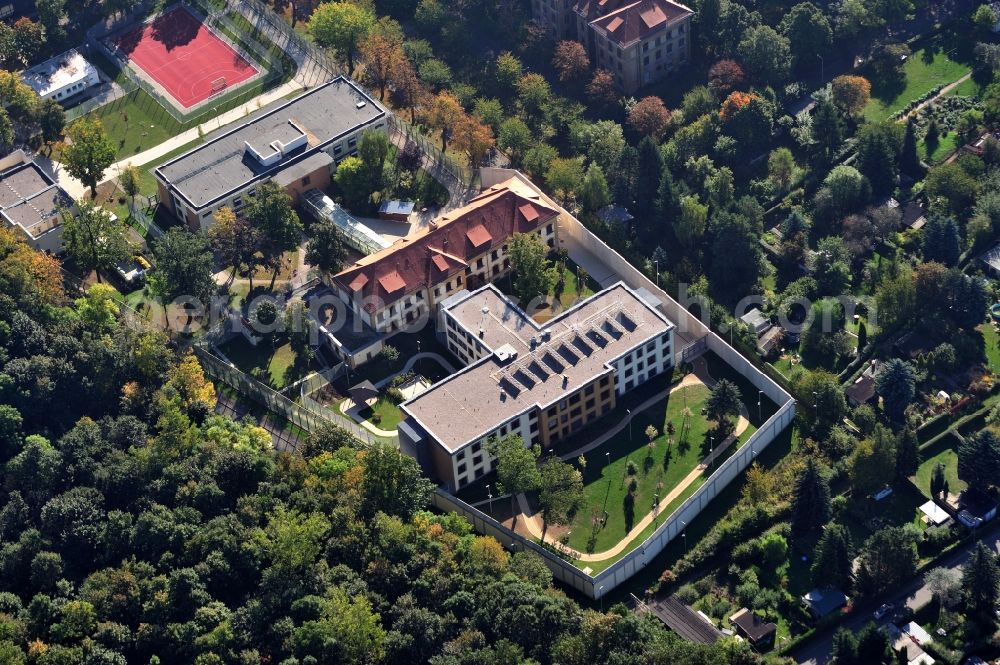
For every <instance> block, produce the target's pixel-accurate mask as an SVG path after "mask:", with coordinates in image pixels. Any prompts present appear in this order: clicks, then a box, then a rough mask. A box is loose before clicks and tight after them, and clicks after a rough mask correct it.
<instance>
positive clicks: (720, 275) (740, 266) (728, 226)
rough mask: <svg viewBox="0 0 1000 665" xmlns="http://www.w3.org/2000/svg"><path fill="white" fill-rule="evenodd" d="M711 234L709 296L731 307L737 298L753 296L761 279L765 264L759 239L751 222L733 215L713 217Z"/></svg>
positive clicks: (722, 214) (741, 216)
mask: <svg viewBox="0 0 1000 665" xmlns="http://www.w3.org/2000/svg"><path fill="white" fill-rule="evenodd" d="M711 230H712V233H711V235H712V236H713V240H712V254H711V257H712V258H711V264H710V266H709V284H710V286H711V292H712V296H713V297H714V298H715V299H716V300H718V301H719V302H722V303H726V304H734V303H735V301H736V299H737V297H738V295H739V294H743V293H747V292H752V291H753V290H754V289H755V288H756V286H757V284H758V283H759V282H760V280H761V278H762V277H763V276H764V269H765V266H766V262H765V260H764V256H763V252H762V250H761V247H760V235H759V234H758V232H757V230H756V229H755V228H754V227H753V224H752V222H751V221H750V220H748V219H747V218H746V217H744V216H743V215H740V214H738V213H735V212H734V213H729V212H726V213H720V214H716V216H715V218H714V219H713V220H712V224H711Z"/></svg>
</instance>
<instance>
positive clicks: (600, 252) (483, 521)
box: [435, 168, 795, 599]
mask: <svg viewBox="0 0 1000 665" xmlns="http://www.w3.org/2000/svg"><path fill="white" fill-rule="evenodd" d="M512 177H516V178H519V179H520V180H522V181H523V182H525V183H526V184H528V185H529V186H531V187H532V188H534V189H535V190H536V191H538V194H539V196H540V197H541V198H542V199H543V200H544V201H545V202H546V203H547V204H548V205H551V206H553V207H556V208H558V209H559V210H561V211H562V214H561V215H560V218H559V234H558V235H559V243H560V246H562V247H563V248H565V249H566V250H567V251H568V252H569V255H570V258H572V259H574V261H576V262H577V263H581V260H583V261H587V260H590V261H591V262H592V261H593V259H595V258H596V259H598V260H599V261H600V262H601V263H603V264H604V266H605V267H607V269H608V271H609V275H608V276H607V277H606V280H607V281H617V280H619V279H620V280H621V281H623V282H625V283H626V284H628V285H629V286H630V287H632V288H633V289H639V288H644V289H646V290H647V291H649V292H650V293H652V294H654V295H655V296H656V297H657V298H658V299H659V300H660V310H661V311H662V312H663V313H664V314H665V315H666V316H667V318H669V319H670V320H671V321H673V322H674V323H675V324H676V325H677V327H678V336H679V337H680V338H681V339H680V340H677V341H676V342H675V352H679V351H681V349H683V347H684V346H685V345H686V344H687V343H691V342H693V341H695V340H698V339H701V338H705V340H706V342H707V346H708V348H709V349H710V350H711V351H713V352H714V353H715V354H716V355H718V356H719V357H720V358H721V359H722V360H723V361H724V362H726V363H728V364H729V365H730V366H732V367H733V368H734V369H735V370H736V371H738V372H739V373H740V374H742V375H743V376H744V377H746V378H747V379H748V380H749V381H750V382H751V383H752V384H753V385H754V386H756V388H757V389H758V390H760V391H762V392H763V393H764V394H765V395H767V397H768V398H769V399H771V401H773V402H774V403H776V404H777V405H778V406H779V408H778V411H777V412H776V413H775V414H774V415H773V416H771V417H770V418H769V419H768V420H767V422H765V423H764V424H763V425H761V427H760V429H758V430H757V431H756V432H754V434H753V435H752V436H751V437H750V439H749V440H748V441H747V443H745V444H744V445H743V446H742V447H741V448H740V449H739V450H738V451H736V453H734V454H733V455H731V456H730V457H729V458H728V459H726V460H725V461H724V462H722V463H721V464H720V465H719V467H718V468H717V469H716V470H715V471H714V472H713V473H712V475H711V476H709V477H708V479H707V480H706V481H705V483H704V484H703V485H702V486H701V487H699V488H698V490H697V491H696V492H695V493H694V494H692V495H691V496H690V497H689V498H688V499H687V500H686V501H685V502H684V503H683V504H681V506H680V507H679V508H677V510H675V511H674V512H673V514H671V515H668V516H666V518H665V520H664V522H663V524H662V525H660V526H659V527H658V528H657V529H656V531H654V532H653V534H652V535H651V536H650V537H649V538H647V539H646V540H645V541H644V542H643V543H642V544H641V545H639V546H638V547H636V548H635V549H633V550H632V551H631V552H629V553H628V554H626V555H625V556H624V557H623V558H621V559H619V560H618V561H617V562H615V564H614V565H613V566H611V567H610V568H608V569H606V570H604V571H602V572H601V573H598V574H597V575H596V576H593V577H592V576H590V575H586V574H584V573H583V572H582V571H580V570H579V569H578V568H576V566H574V565H573V564H572V563H570V562H568V561H564V560H563V559H561V558H559V557H558V556H556V555H555V554H553V553H552V552H550V551H548V550H546V549H543V548H542V547H540V546H539V545H537V544H536V543H534V542H533V541H529V540H527V539H525V538H522V537H521V536H519V535H517V534H514V533H512V532H511V531H510V530H509V529H507V528H506V527H504V526H502V525H500V524H499V523H497V522H496V521H494V520H490V518H489V517H487V516H485V515H483V514H482V513H480V512H479V511H478V510H476V509H475V508H472V507H471V506H468V505H466V504H465V503H464V502H462V501H460V500H459V499H456V498H454V497H451V496H449V495H444V497H435V505H438V507H442V506H441V505H439V504H438V501H441V502H442V504H443V503H447V504H448V505H450V506H456V508H455V509H454V510H455V512H460V513H462V514H463V515H465V516H466V517H468V518H469V519H470V521H472V523H473V524H474V525H475V527H476V529H477V530H478V531H479V532H480V533H488V534H489V535H492V536H494V537H496V538H497V539H498V540H500V542H502V543H504V544H505V545H508V546H510V545H514V546H515V547H517V549H532V550H533V551H536V552H539V553H540V554H541V555H542V556H543V558H544V559H545V562H546V564H547V565H548V566H549V568H550V569H551V570H552V572H553V575H554V576H555V578H556V579H558V580H560V581H562V582H563V583H565V584H567V585H569V586H571V587H573V588H574V589H577V590H579V591H581V592H582V593H584V594H586V595H587V596H589V597H591V598H595V599H597V598H600V597H602V596H604V595H605V594H607V593H609V592H610V591H611V590H612V589H614V588H615V587H617V586H618V585H620V584H622V583H623V582H625V581H626V580H628V579H629V578H630V577H632V576H633V575H635V574H636V573H637V572H639V571H640V570H642V569H643V568H644V567H645V566H646V564H647V563H648V562H649V561H651V560H652V559H653V558H655V557H656V556H657V555H658V554H659V553H660V552H662V551H663V549H664V548H665V547H666V546H667V544H668V543H670V541H672V540H673V539H674V538H676V537H677V536H679V535H680V534H681V533H682V532H683V531H684V529H685V528H686V525H688V524H690V523H691V522H692V521H693V520H694V519H695V518H696V517H697V516H698V515H699V513H701V511H702V510H704V508H705V506H707V505H708V503H709V502H710V501H711V500H712V499H714V498H715V497H716V496H717V495H718V494H719V492H721V491H722V490H723V489H725V488H726V486H728V485H729V483H731V482H732V481H733V480H734V479H736V478H737V477H738V476H739V475H740V474H741V473H743V472H744V471H745V470H746V469H747V468H748V467H749V466H750V465H751V464H752V463H753V460H754V459H755V458H756V457H757V456H758V455H760V454H761V452H762V451H763V450H764V449H765V448H767V446H768V445H769V444H770V443H771V442H772V441H773V440H774V439H775V438H776V437H777V436H778V434H780V433H781V432H782V430H784V429H785V428H786V427H788V426H789V425H791V423H792V420H794V418H795V401H794V400H793V399H792V397H791V395H789V394H788V393H787V392H785V390H784V389H783V388H782V387H781V386H779V385H778V384H777V383H775V382H774V381H773V380H771V378H770V377H768V376H767V375H766V374H764V373H763V372H761V371H760V370H759V369H757V368H756V367H755V366H754V365H753V363H751V362H750V361H749V360H747V359H746V358H744V357H743V356H742V355H741V354H740V353H739V352H738V351H736V349H734V348H732V347H731V346H729V345H728V344H727V343H726V342H725V341H724V340H723V339H722V338H720V337H719V336H718V335H716V334H715V333H714V332H712V331H711V330H710V329H709V328H708V326H706V325H705V324H704V323H702V321H701V320H700V319H698V318H697V317H695V316H694V315H693V314H691V313H690V312H689V311H687V310H686V309H685V308H684V307H682V306H681V305H680V303H678V302H677V301H676V300H674V299H673V298H672V297H670V296H669V295H668V294H667V293H666V292H665V291H663V290H662V289H660V288H659V287H658V286H657V285H656V284H654V283H653V282H652V281H651V280H650V279H649V278H648V277H646V276H645V275H644V274H642V273H641V272H640V271H639V270H637V269H636V268H635V266H633V265H632V264H631V263H629V262H628V261H627V260H625V258H624V257H623V256H621V255H620V254H619V253H618V252H616V251H614V250H613V249H611V248H610V247H608V246H607V245H606V244H605V243H604V242H603V241H602V240H601V239H600V238H598V237H597V236H595V235H594V234H593V233H591V232H590V230H589V229H587V228H586V227H585V226H584V225H583V224H582V223H581V222H580V221H579V220H578V219H576V218H575V217H573V215H571V214H569V213H568V212H566V211H565V210H564V209H563V208H562V207H561V206H559V204H558V203H557V202H555V201H553V200H552V199H551V198H549V197H548V196H546V195H545V194H544V193H543V192H541V191H540V190H538V189H537V188H536V187H535V186H534V185H533V184H532V183H531V181H530V180H529V179H528V178H526V177H525V176H524V175H522V174H521V173H519V172H517V171H514V170H511V169H494V168H484V169H480V180H481V182H482V185H483V187H484V188H486V187H492V186H493V185H495V184H498V183H501V182H504V181H506V180H508V179H510V178H512ZM592 276H593V277H594V278H595V279H598V280H600V279H601V278H602V276H599V275H592ZM602 285H603V286H606V284H602ZM447 509H452V508H447ZM489 522H492V524H489ZM484 529H488V530H484Z"/></svg>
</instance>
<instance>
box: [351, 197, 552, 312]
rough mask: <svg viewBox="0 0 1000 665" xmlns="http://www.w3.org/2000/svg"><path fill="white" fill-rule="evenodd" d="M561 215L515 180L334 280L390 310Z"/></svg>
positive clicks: (368, 258)
mask: <svg viewBox="0 0 1000 665" xmlns="http://www.w3.org/2000/svg"><path fill="white" fill-rule="evenodd" d="M558 215H559V211H558V210H556V209H555V208H552V207H551V206H549V205H548V204H546V203H545V202H544V200H543V199H542V198H541V197H540V196H539V194H538V193H537V192H536V191H534V190H532V189H531V188H529V187H527V186H526V185H524V183H522V182H521V181H520V180H518V179H517V178H512V179H511V180H508V181H507V182H504V183H500V184H498V185H496V186H494V187H491V188H489V189H487V190H485V191H483V192H482V193H481V194H479V196H477V197H476V198H474V199H472V200H471V201H470V202H469V203H468V204H466V205H465V206H463V207H461V208H458V209H456V210H453V211H451V212H450V213H448V214H446V215H444V216H442V217H440V218H439V219H438V220H436V224H434V225H432V226H431V227H430V228H429V229H428V230H427V231H425V232H423V233H421V234H419V235H415V236H408V237H406V238H403V239H402V240H400V241H398V242H396V243H395V244H393V245H392V246H391V247H388V248H386V249H384V250H382V251H380V252H377V253H375V254H372V255H370V256H366V257H364V258H362V259H360V260H358V261H357V262H356V263H355V264H354V265H352V266H350V267H349V268H347V269H346V270H344V271H342V272H340V273H338V274H337V275H335V276H334V277H333V282H334V284H335V285H337V286H338V287H340V288H342V289H344V290H347V291H349V292H352V293H354V294H355V296H357V297H361V298H371V299H375V300H380V301H381V303H382V305H383V306H385V305H388V304H391V303H393V302H395V301H397V300H399V299H400V298H402V297H404V296H406V295H408V294H411V293H414V292H416V291H418V290H420V289H426V288H429V287H433V286H434V285H436V284H439V283H441V282H442V281H445V280H447V279H448V278H449V277H451V276H452V275H455V274H457V273H459V272H462V271H464V270H465V268H466V266H468V260H469V259H471V258H473V257H475V256H478V255H480V254H482V253H483V252H486V251H488V250H489V249H490V248H491V247H493V246H499V245H501V244H503V243H504V242H506V241H507V239H508V238H509V237H510V236H512V235H514V234H515V233H526V232H528V231H535V230H537V229H538V228H539V227H541V226H544V225H545V224H548V223H549V222H550V221H552V220H554V219H555V218H556V217H558ZM376 309H377V308H376ZM369 311H371V310H370V309H369Z"/></svg>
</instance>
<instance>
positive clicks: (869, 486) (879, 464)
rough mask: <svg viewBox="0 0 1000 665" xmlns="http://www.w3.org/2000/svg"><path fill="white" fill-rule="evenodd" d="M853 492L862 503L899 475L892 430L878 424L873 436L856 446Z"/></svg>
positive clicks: (851, 464)
mask: <svg viewBox="0 0 1000 665" xmlns="http://www.w3.org/2000/svg"><path fill="white" fill-rule="evenodd" d="M850 477H851V491H852V493H853V498H854V500H855V501H858V502H861V501H864V500H865V499H867V498H868V497H870V496H872V495H873V494H876V493H877V492H878V491H880V490H881V489H882V488H883V487H886V486H887V485H889V484H891V483H892V482H893V480H895V478H896V442H895V439H894V437H893V436H892V433H891V432H889V430H887V429H886V428H885V427H883V426H881V425H877V426H876V427H875V431H874V433H873V435H872V437H871V438H869V439H864V440H863V441H861V442H860V443H859V444H858V445H857V446H856V447H855V449H854V454H853V455H852V456H851V460H850Z"/></svg>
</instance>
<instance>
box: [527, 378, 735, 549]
mask: <svg viewBox="0 0 1000 665" xmlns="http://www.w3.org/2000/svg"><path fill="white" fill-rule="evenodd" d="M699 361H700V362H699ZM698 384H704V385H707V386H712V385H714V384H715V380H714V379H713V378H712V377H711V375H710V374H709V373H708V367H707V366H706V364H705V361H704V359H703V358H698V359H696V360H695V362H694V372H693V373H691V374H687V375H685V376H684V378H683V379H681V380H680V381H678V382H677V383H676V384H674V385H673V386H671V387H670V388H669V389H668V390H664V391H663V392H661V393H658V394H656V395H654V396H653V397H650V398H649V399H648V400H646V401H645V402H643V403H642V404H641V405H639V406H638V407H637V408H636V409H634V410H633V411H632V413H631V414H630V415H629V416H628V417H626V418H623V419H622V420H621V422H620V423H619V424H618V425H617V426H616V427H614V428H612V429H611V430H610V431H608V432H606V433H605V434H603V435H601V436H600V437H598V438H597V439H595V440H594V441H592V442H591V443H588V444H587V445H585V446H582V447H580V448H578V449H576V450H574V451H572V452H570V453H567V454H566V455H563V456H562V459H563V460H567V459H575V458H576V457H579V456H580V455H583V454H585V453H586V452H588V451H590V450H593V449H594V448H597V447H598V446H600V445H601V444H603V443H604V442H605V441H607V440H608V439H609V438H611V437H612V436H614V435H616V434H617V433H618V432H620V431H622V429H624V428H625V427H627V426H628V424H629V422H631V420H632V418H633V417H634V416H636V415H637V414H639V413H641V412H642V411H644V410H646V409H648V408H649V407H651V406H653V405H654V404H655V403H656V402H658V401H659V400H662V399H663V398H665V397H666V396H667V395H668V394H669V393H672V392H674V391H676V390H680V389H681V388H686V387H688V386H692V385H698ZM740 411H741V413H740V417H739V419H738V420H737V422H736V428H735V429H734V430H733V433H732V434H730V435H729V436H728V437H726V440H725V441H723V442H722V444H721V445H719V446H718V447H717V448H715V450H713V451H712V453H711V454H710V455H707V456H706V457H705V458H704V459H702V461H701V462H700V463H699V464H698V466H696V467H695V468H694V469H692V470H691V472H690V473H689V474H688V475H686V476H685V477H684V478H683V479H682V480H681V481H680V482H679V483H677V484H676V485H675V486H674V488H673V489H672V490H670V492H668V493H667V495H666V496H665V497H663V499H661V500H660V502H659V504H657V506H656V511H655V512H653V511H650V512H648V513H646V515H645V517H643V518H642V519H640V520H639V521H638V523H636V524H635V526H633V527H632V529H631V530H630V531H629V532H628V533H627V534H625V535H624V536H623V537H622V538H621V540H619V541H618V544H616V545H615V546H614V547H612V548H611V549H608V550H604V551H603V552H595V553H593V554H587V553H584V552H578V551H576V550H574V549H572V548H569V547H566V546H565V545H563V544H562V543H560V542H559V541H558V540H556V539H555V538H554V537H553V535H552V534H551V533H548V534H546V537H545V542H546V543H548V544H550V545H552V546H553V547H555V548H557V549H559V550H560V551H562V552H565V553H566V554H568V555H569V556H571V557H573V558H574V559H576V560H577V561H604V560H606V559H610V558H612V557H615V556H618V555H619V554H621V553H622V552H623V551H625V550H626V549H628V547H629V545H631V544H632V541H633V540H635V539H636V537H638V536H639V534H641V533H642V531H643V530H644V529H645V528H646V527H648V526H649V525H650V524H651V523H652V522H653V520H654V519H658V518H659V516H660V513H662V512H663V510H665V509H666V508H667V506H669V505H670V503H671V502H673V501H674V500H675V499H676V498H677V497H679V496H681V494H683V493H684V491H685V490H686V489H687V488H688V487H690V485H691V483H693V482H695V481H696V480H697V479H698V478H699V477H700V476H701V475H702V474H703V473H704V472H705V469H706V468H708V467H709V466H711V465H712V464H714V463H715V460H716V459H718V457H719V456H720V455H721V454H722V453H724V452H726V451H727V450H728V449H729V447H730V446H731V445H732V444H733V442H734V441H736V440H737V439H738V438H739V436H740V435H741V434H743V432H745V431H746V429H747V427H749V426H750V421H749V419H748V418H747V416H746V414H747V411H746V407H745V406H742V405H741V408H740ZM517 504H518V506H519V507H520V509H521V514H520V515H518V516H517V517H520V518H522V519H523V522H524V525H525V528H526V529H527V530H528V532H529V533H530V534H531V536H532V537H533V538H535V539H537V540H541V539H542V531H543V525H542V520H541V517H539V515H538V513H537V512H531V507H530V506H529V505H528V500H527V499H526V498H525V496H524V495H523V494H518V495H517Z"/></svg>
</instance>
